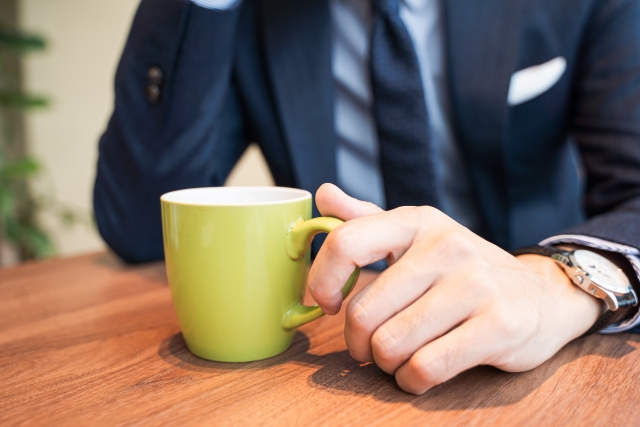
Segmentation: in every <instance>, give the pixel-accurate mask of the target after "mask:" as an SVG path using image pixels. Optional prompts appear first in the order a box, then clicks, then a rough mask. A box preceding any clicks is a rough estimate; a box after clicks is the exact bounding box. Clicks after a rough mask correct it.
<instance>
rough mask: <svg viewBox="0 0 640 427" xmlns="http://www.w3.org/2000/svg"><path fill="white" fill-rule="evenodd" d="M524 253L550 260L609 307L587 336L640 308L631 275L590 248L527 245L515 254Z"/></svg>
mask: <svg viewBox="0 0 640 427" xmlns="http://www.w3.org/2000/svg"><path fill="white" fill-rule="evenodd" d="M524 254H535V255H544V256H548V257H550V258H551V259H553V260H554V261H555V262H557V263H558V264H559V265H560V266H561V267H562V268H563V269H564V271H565V273H567V276H569V278H570V279H571V281H572V282H573V283H575V284H576V286H578V287H579V288H580V289H582V290H583V291H585V292H586V293H588V294H590V295H593V296H594V297H596V298H600V299H601V300H603V301H604V302H605V303H606V304H607V311H606V312H604V314H602V316H601V317H600V318H599V319H598V321H597V322H596V323H595V325H593V326H592V327H591V329H589V330H588V331H587V332H585V333H584V335H590V334H592V333H594V332H598V331H600V330H602V329H604V328H605V327H607V326H609V325H612V324H614V323H617V322H619V321H621V320H623V319H624V318H625V317H626V316H628V313H629V308H631V307H634V306H636V305H638V296H637V295H636V293H635V291H634V290H633V287H632V286H631V282H630V281H629V278H628V277H627V275H626V274H624V272H623V271H622V270H621V269H620V268H618V266H616V265H615V264H614V263H612V262H611V261H609V260H608V259H606V258H605V257H603V256H601V255H599V254H597V253H595V252H592V251H589V250H586V249H577V250H574V251H565V250H562V249H560V248H556V247H550V246H527V247H525V248H521V249H517V250H515V251H514V252H513V255H514V256H517V255H524Z"/></svg>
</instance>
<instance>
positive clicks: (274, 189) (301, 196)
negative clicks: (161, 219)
mask: <svg viewBox="0 0 640 427" xmlns="http://www.w3.org/2000/svg"><path fill="white" fill-rule="evenodd" d="M242 191H245V192H252V191H253V192H260V193H285V194H286V193H291V194H296V195H295V196H292V197H289V198H284V199H276V200H267V201H256V202H253V201H250V202H232V203H230V202H201V201H184V200H175V199H174V200H172V199H171V198H172V197H175V196H178V195H184V194H188V193H233V192H242ZM307 199H311V193H309V192H308V191H307V190H302V189H300V188H291V187H278V186H264V187H260V186H237V187H223V186H220V187H194V188H183V189H180V190H174V191H170V192H168V193H164V194H163V195H162V196H160V201H161V202H165V203H170V204H174V205H184V206H212V207H213V206H266V205H281V204H287V203H294V202H300V201H303V200H307Z"/></svg>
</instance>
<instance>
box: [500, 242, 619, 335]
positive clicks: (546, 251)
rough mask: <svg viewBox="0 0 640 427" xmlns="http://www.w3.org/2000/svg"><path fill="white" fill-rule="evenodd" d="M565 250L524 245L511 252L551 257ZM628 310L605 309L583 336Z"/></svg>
mask: <svg viewBox="0 0 640 427" xmlns="http://www.w3.org/2000/svg"><path fill="white" fill-rule="evenodd" d="M567 253H568V252H567V251H564V250H562V249H560V248H554V247H552V246H526V247H524V248H519V249H516V250H515V251H513V252H511V254H512V255H513V256H518V255H542V256H547V257H551V258H553V256H554V255H563V254H567ZM628 312H629V307H624V308H622V307H621V308H620V309H618V310H616V311H611V310H607V311H605V312H604V313H603V314H602V315H601V316H600V318H599V319H598V320H597V321H596V323H595V324H594V325H593V326H592V327H591V328H589V329H588V330H587V332H585V333H584V334H582V336H583V337H585V336H587V335H591V334H594V333H596V332H599V331H601V330H603V329H604V328H606V327H607V326H609V325H613V324H614V323H617V322H619V321H621V320H623V319H624V318H626V317H627V313H628Z"/></svg>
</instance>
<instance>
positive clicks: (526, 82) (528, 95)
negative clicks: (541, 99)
mask: <svg viewBox="0 0 640 427" xmlns="http://www.w3.org/2000/svg"><path fill="white" fill-rule="evenodd" d="M566 69H567V60H566V59H564V57H562V56H558V57H557V58H553V59H552V60H551V61H547V62H545V63H544V64H540V65H534V66H533V67H529V68H525V69H522V70H520V71H516V72H515V73H513V76H511V83H510V85H509V95H508V96H507V103H508V104H509V105H510V106H512V107H513V106H515V105H519V104H522V103H523V102H527V101H529V100H530V99H533V98H535V97H536V96H539V95H542V94H543V93H545V92H546V91H548V90H549V89H551V87H552V86H553V85H554V84H556V83H557V82H558V80H560V77H562V75H563V74H564V71H565V70H566Z"/></svg>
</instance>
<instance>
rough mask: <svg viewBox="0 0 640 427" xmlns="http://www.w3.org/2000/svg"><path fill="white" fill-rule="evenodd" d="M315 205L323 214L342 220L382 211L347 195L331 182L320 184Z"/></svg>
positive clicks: (371, 204)
mask: <svg viewBox="0 0 640 427" xmlns="http://www.w3.org/2000/svg"><path fill="white" fill-rule="evenodd" d="M316 205H317V206H318V210H319V211H320V213H321V214H322V215H323V216H333V217H336V218H340V219H341V220H343V221H349V220H351V219H354V218H359V217H361V216H367V215H373V214H377V213H380V212H383V210H382V209H381V208H379V207H378V206H376V205H374V204H373V203H370V202H363V201H361V200H358V199H354V198H353V197H351V196H348V195H347V194H346V193H345V192H344V191H342V190H340V189H339V188H338V187H336V186H335V185H333V184H322V185H321V186H320V188H318V191H316Z"/></svg>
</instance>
